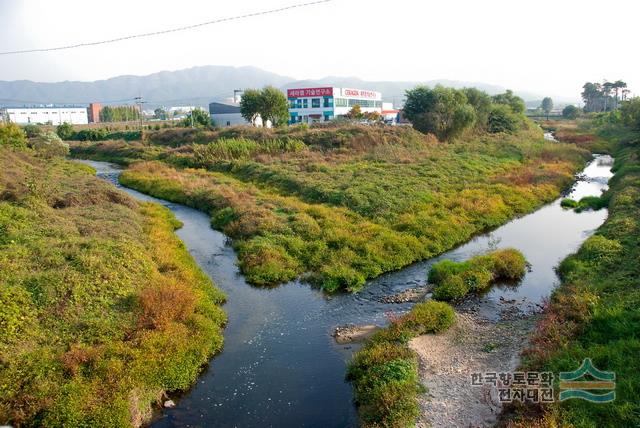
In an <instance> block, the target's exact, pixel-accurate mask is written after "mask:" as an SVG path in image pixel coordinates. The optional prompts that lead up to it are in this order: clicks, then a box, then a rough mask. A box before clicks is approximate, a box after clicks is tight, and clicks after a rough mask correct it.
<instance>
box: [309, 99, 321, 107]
mask: <svg viewBox="0 0 640 428" xmlns="http://www.w3.org/2000/svg"><path fill="white" fill-rule="evenodd" d="M311 107H312V108H320V98H313V99H312V100H311Z"/></svg>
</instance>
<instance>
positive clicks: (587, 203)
mask: <svg viewBox="0 0 640 428" xmlns="http://www.w3.org/2000/svg"><path fill="white" fill-rule="evenodd" d="M607 203H608V200H607V198H603V197H601V196H585V197H584V198H582V199H580V202H578V206H577V207H576V208H575V210H576V211H577V212H581V211H584V210H587V209H592V210H596V211H597V210H599V209H602V208H604V207H606V206H607Z"/></svg>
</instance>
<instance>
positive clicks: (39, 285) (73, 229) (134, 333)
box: [0, 148, 226, 427]
mask: <svg viewBox="0 0 640 428" xmlns="http://www.w3.org/2000/svg"><path fill="white" fill-rule="evenodd" d="M0 171H2V172H1V173H0V328H1V331H2V334H1V335H0V424H13V425H16V426H48V427H58V426H74V427H95V426H105V427H106V426H140V425H141V424H142V423H144V422H145V421H148V420H149V418H150V417H151V413H152V406H153V405H154V403H158V402H159V401H161V399H162V397H163V395H164V394H165V392H166V391H172V390H178V389H184V388H187V387H189V386H190V385H191V384H192V383H193V382H194V381H195V379H196V376H197V374H198V372H199V370H200V369H201V367H202V365H203V364H205V363H206V362H207V361H208V359H209V358H210V356H211V355H212V354H213V353H214V352H216V351H218V350H220V348H221V347H222V340H223V339H222V334H221V328H222V326H223V325H224V323H225V320H226V318H225V315H224V313H223V312H222V310H221V309H220V307H219V305H220V304H221V303H222V302H223V301H224V296H223V295H222V293H221V292H220V291H218V290H217V289H216V288H215V287H214V286H213V284H212V283H211V281H210V280H209V278H208V277H207V276H206V275H205V274H204V273H203V272H202V271H200V270H199V268H198V267H197V266H196V264H195V262H194V261H193V259H192V258H191V257H190V255H189V254H188V252H187V251H186V249H185V248H184V245H183V244H182V243H181V242H180V241H179V239H178V238H177V237H176V236H175V234H174V230H175V229H176V228H177V227H179V226H180V224H179V222H178V221H177V220H176V219H175V218H174V217H173V215H172V214H171V213H170V212H169V211H168V210H167V209H165V208H164V207H161V206H159V205H155V204H148V203H145V204H140V203H137V202H136V201H134V200H133V199H131V198H130V197H128V196H127V195H126V194H124V193H123V192H121V191H119V190H116V189H115V188H113V186H111V185H109V184H107V183H106V182H103V181H101V180H99V179H98V178H96V177H95V176H94V172H93V171H92V170H91V169H90V168H88V167H85V166H82V165H79V164H75V163H72V162H68V161H65V160H62V159H59V158H58V159H55V158H54V159H49V160H46V161H45V160H41V159H38V158H36V157H34V156H33V155H32V154H30V153H28V152H26V151H14V150H11V149H7V148H0Z"/></svg>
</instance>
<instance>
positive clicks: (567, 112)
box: [562, 105, 580, 119]
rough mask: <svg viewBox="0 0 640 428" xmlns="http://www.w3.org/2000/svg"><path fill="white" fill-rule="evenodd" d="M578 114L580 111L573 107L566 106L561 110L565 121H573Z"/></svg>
mask: <svg viewBox="0 0 640 428" xmlns="http://www.w3.org/2000/svg"><path fill="white" fill-rule="evenodd" d="M579 114H580V109H579V108H578V107H576V106H574V105H568V106H566V107H565V108H564V109H562V117H564V118H565V119H575V118H577V117H578V115H579Z"/></svg>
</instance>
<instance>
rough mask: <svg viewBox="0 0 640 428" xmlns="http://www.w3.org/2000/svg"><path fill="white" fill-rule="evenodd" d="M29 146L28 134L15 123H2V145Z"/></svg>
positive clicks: (22, 147) (19, 147)
mask: <svg viewBox="0 0 640 428" xmlns="http://www.w3.org/2000/svg"><path fill="white" fill-rule="evenodd" d="M2 146H7V147H13V148H16V149H24V148H26V147H27V134H26V133H25V132H24V131H23V130H22V128H20V127H19V126H18V125H16V124H15V123H7V124H0V147H2Z"/></svg>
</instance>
